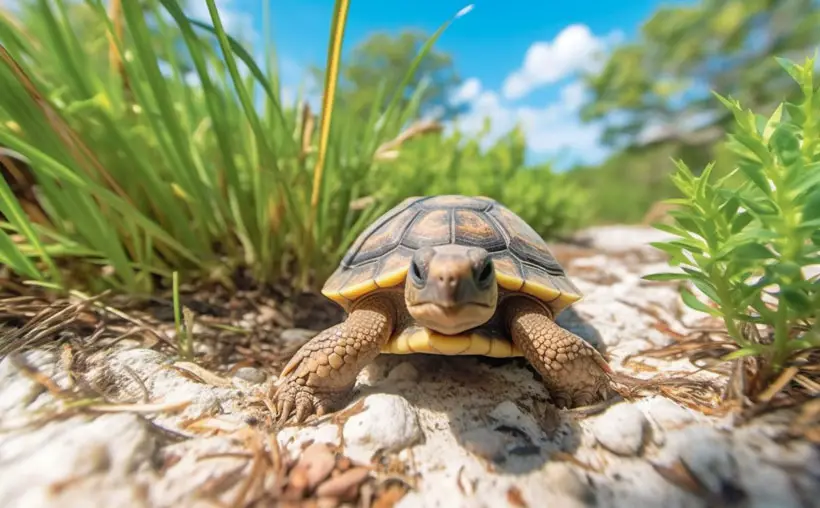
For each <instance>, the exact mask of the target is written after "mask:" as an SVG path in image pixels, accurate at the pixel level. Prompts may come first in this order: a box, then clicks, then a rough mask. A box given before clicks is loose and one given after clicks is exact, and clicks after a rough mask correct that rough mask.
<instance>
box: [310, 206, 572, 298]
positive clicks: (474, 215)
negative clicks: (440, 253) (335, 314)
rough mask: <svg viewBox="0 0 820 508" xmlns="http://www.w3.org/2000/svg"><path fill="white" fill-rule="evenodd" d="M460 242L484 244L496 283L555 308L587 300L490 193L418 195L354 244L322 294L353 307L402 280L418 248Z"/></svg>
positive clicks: (537, 238)
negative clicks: (361, 298)
mask: <svg viewBox="0 0 820 508" xmlns="http://www.w3.org/2000/svg"><path fill="white" fill-rule="evenodd" d="M448 243H455V244H459V245H470V246H474V247H482V248H484V249H486V250H487V251H488V252H489V253H490V255H491V256H492V258H493V264H494V265H495V270H496V275H497V279H498V283H499V285H500V286H502V287H504V288H505V289H509V290H513V291H522V292H524V293H528V294H530V295H533V296H535V297H538V298H540V299H542V300H543V301H545V302H548V303H549V304H550V306H551V307H553V309H554V310H555V312H556V313H557V312H560V311H561V310H562V309H563V308H564V307H566V306H568V305H570V304H572V303H573V302H575V301H576V300H578V299H579V298H581V291H580V290H579V289H578V288H577V287H576V286H575V284H573V283H572V281H571V280H570V279H569V278H568V277H567V276H566V273H565V272H564V269H563V268H562V267H561V265H560V264H558V261H556V259H555V257H554V256H553V255H552V253H551V252H550V250H549V248H548V247H547V245H546V243H545V242H544V240H543V239H542V238H541V237H540V236H539V235H538V233H536V232H535V230H533V229H532V228H531V227H530V226H529V224H527V223H526V222H524V221H523V220H522V219H521V218H520V217H518V216H517V215H516V214H514V213H513V212H512V211H510V210H509V209H508V208H506V207H505V206H504V205H502V204H500V203H498V202H496V201H494V200H492V199H489V198H485V197H467V196H458V195H445V196H432V197H412V198H408V199H406V200H404V201H402V202H401V203H399V204H398V205H397V206H395V207H394V208H392V209H391V210H389V211H388V212H386V213H385V214H384V215H382V216H381V217H380V218H378V219H377V220H376V221H374V222H373V224H371V225H370V227H368V228H367V229H366V230H365V231H364V232H362V234H361V235H359V237H358V238H357V239H356V241H355V242H353V245H352V246H351V247H350V249H349V250H348V251H347V254H345V256H344V258H343V259H342V262H341V264H340V265H339V267H338V268H337V269H336V271H335V272H334V273H333V274H332V275H331V276H330V277H329V278H328V280H327V282H326V283H325V286H324V288H323V289H322V293H323V294H324V295H325V296H327V297H328V298H330V299H332V300H334V301H336V302H337V303H339V304H340V305H342V307H344V308H346V309H349V307H350V304H351V303H352V302H353V301H355V300H356V299H357V298H360V297H361V296H364V295H366V294H368V293H369V292H371V291H374V290H376V289H378V288H386V287H392V286H397V285H400V284H402V283H403V282H404V279H405V276H406V274H407V268H408V266H409V261H410V259H411V257H412V256H413V252H414V251H415V249H418V248H419V247H422V246H425V245H430V246H434V245H444V244H448Z"/></svg>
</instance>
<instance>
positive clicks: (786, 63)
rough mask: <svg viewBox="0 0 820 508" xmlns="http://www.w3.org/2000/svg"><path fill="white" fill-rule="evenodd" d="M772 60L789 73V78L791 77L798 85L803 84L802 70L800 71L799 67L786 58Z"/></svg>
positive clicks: (777, 57)
mask: <svg viewBox="0 0 820 508" xmlns="http://www.w3.org/2000/svg"><path fill="white" fill-rule="evenodd" d="M774 59H775V60H776V61H777V63H778V64H780V66H781V67H783V69H785V70H786V72H788V73H789V76H791V77H792V79H793V80H794V81H795V82H796V83H797V84H798V85H802V84H803V69H801V68H800V66H799V65H797V64H796V63H794V62H792V61H791V60H789V59H787V58H783V57H779V56H776V57H774Z"/></svg>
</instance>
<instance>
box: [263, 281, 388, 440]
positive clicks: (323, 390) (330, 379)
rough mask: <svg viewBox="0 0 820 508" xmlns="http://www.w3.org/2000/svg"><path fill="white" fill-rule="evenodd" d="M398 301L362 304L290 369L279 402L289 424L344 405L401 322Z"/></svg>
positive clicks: (311, 344)
mask: <svg viewBox="0 0 820 508" xmlns="http://www.w3.org/2000/svg"><path fill="white" fill-rule="evenodd" d="M395 315H396V313H395V308H394V304H393V302H392V301H391V300H390V299H388V298H384V297H381V296H373V297H370V298H367V299H365V300H363V301H362V302H361V303H359V304H357V305H356V306H355V307H354V308H353V309H352V310H351V312H350V315H349V316H348V317H347V319H346V320H345V321H344V322H342V323H339V324H338V325H335V326H333V327H331V328H328V329H327V330H324V331H323V332H321V333H319V334H318V335H316V336H315V337H314V338H312V339H311V340H310V341H308V342H307V343H305V344H304V345H303V346H302V347H301V348H299V350H298V351H297V352H296V354H294V355H293V358H291V359H290V361H289V362H288V364H287V365H285V368H284V369H282V372H281V374H280V378H281V379H283V382H282V384H281V385H280V386H279V388H278V389H277V390H276V393H275V394H274V395H273V403H274V407H275V408H276V411H277V413H278V414H279V423H280V424H284V423H285V422H286V421H287V420H288V418H289V417H290V414H291V412H292V411H294V410H295V412H296V422H297V423H300V422H302V421H304V419H305V418H306V417H307V416H309V415H310V414H316V415H317V416H321V415H323V414H325V413H327V412H329V411H333V410H334V409H335V408H336V407H338V406H339V405H340V404H342V403H343V402H344V401H345V399H346V398H347V396H348V395H349V393H350V390H351V389H352V388H353V385H354V384H355V382H356V376H357V375H358V374H359V372H360V371H361V370H362V369H363V368H364V366H365V365H367V364H368V363H370V362H372V361H373V359H374V358H376V357H377V356H378V355H379V350H380V348H381V346H382V344H384V343H385V342H387V340H388V339H389V338H390V334H391V332H392V331H393V324H394V322H395Z"/></svg>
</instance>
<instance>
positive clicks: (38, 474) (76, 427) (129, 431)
mask: <svg viewBox="0 0 820 508" xmlns="http://www.w3.org/2000/svg"><path fill="white" fill-rule="evenodd" d="M155 446H156V443H155V441H154V437H153V434H152V433H151V432H149V430H148V428H147V424H146V422H145V421H144V420H142V419H140V418H139V417H138V416H136V415H130V414H110V415H102V416H99V417H97V418H95V419H93V420H89V419H88V418H84V417H74V418H71V419H69V420H64V421H54V422H51V423H49V424H47V425H45V426H43V427H40V428H38V429H37V430H36V431H33V432H27V433H24V432H18V433H13V434H0V450H2V461H0V478H3V479H4V481H2V482H0V506H23V505H22V504H20V503H19V500H20V499H22V498H26V499H36V498H40V497H42V496H45V497H48V491H49V489H50V488H51V486H52V485H54V484H57V483H60V482H67V481H71V480H75V479H84V478H89V477H92V476H94V475H102V474H104V475H105V476H106V477H107V478H108V479H109V480H110V479H117V480H120V481H121V480H124V479H125V478H127V477H128V476H130V475H131V474H132V473H133V472H134V471H135V470H136V469H137V468H139V467H140V466H141V465H142V464H144V463H146V462H147V461H149V460H150V458H151V457H152V455H153V453H154V449H155Z"/></svg>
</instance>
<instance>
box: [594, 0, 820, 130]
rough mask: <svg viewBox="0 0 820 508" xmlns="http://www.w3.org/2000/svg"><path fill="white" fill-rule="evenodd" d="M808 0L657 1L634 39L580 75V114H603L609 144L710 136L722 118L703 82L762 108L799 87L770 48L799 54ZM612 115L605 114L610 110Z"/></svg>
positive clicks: (812, 14)
mask: <svg viewBox="0 0 820 508" xmlns="http://www.w3.org/2000/svg"><path fill="white" fill-rule="evenodd" d="M819 3H820V2H818V1H817V0H788V1H783V0H702V1H701V2H699V3H697V4H695V5H683V6H674V7H662V8H660V9H659V10H658V11H657V12H656V13H655V14H654V15H653V16H652V17H651V18H650V19H649V20H648V21H647V22H646V23H645V24H644V25H643V27H642V30H641V33H640V37H639V38H638V40H637V41H635V42H632V43H629V44H625V45H623V46H621V47H619V48H617V49H616V50H615V51H614V52H613V53H612V54H611V56H610V57H609V59H608V61H607V62H606V64H605V65H604V66H603V68H602V70H601V71H600V72H599V73H597V74H595V75H592V76H590V77H589V78H588V84H589V86H590V88H591V91H592V94H591V100H590V101H589V103H588V104H586V106H585V107H584V109H583V117H584V119H586V120H601V119H606V121H607V123H608V126H607V129H606V132H605V135H604V141H605V142H607V143H610V144H612V145H615V146H623V145H635V144H642V143H643V142H647V141H649V140H651V139H654V140H657V139H673V140H683V141H685V142H688V143H693V144H696V145H711V144H713V143H715V142H716V141H717V140H719V139H720V138H721V137H722V135H723V133H724V132H725V131H726V128H727V127H728V125H730V124H731V120H732V119H731V115H729V114H727V113H726V111H725V110H724V109H723V108H721V107H720V104H719V103H718V102H717V101H715V100H714V97H713V96H712V92H717V93H720V94H723V95H731V96H732V97H735V98H737V99H738V100H740V101H741V102H743V104H746V105H747V106H748V107H750V108H752V109H754V110H755V111H760V112H762V113H765V112H771V111H772V110H773V109H774V107H775V106H776V104H777V103H778V102H779V101H780V100H782V99H784V98H785V99H793V98H794V97H795V96H796V94H797V93H798V92H799V90H798V89H797V88H796V87H795V86H794V83H793V82H791V81H790V80H789V79H788V76H783V73H782V72H780V69H779V67H778V66H777V63H776V61H775V58H774V57H785V58H802V57H803V56H805V55H806V54H807V53H811V52H812V51H813V50H814V47H815V46H816V45H817V44H818V42H820V8H818V7H820V6H819V5H818V4H819ZM613 118H614V119H613Z"/></svg>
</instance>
